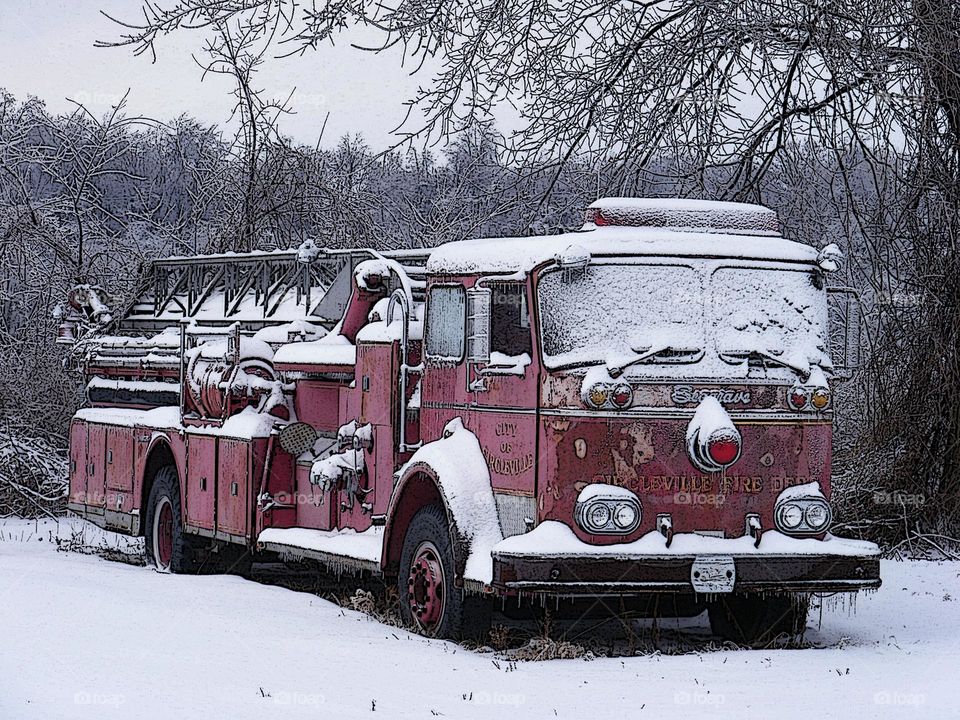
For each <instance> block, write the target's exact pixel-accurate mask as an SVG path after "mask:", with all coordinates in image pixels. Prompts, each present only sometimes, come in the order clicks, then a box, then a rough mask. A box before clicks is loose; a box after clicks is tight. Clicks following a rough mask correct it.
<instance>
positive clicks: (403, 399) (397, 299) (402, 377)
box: [385, 288, 423, 452]
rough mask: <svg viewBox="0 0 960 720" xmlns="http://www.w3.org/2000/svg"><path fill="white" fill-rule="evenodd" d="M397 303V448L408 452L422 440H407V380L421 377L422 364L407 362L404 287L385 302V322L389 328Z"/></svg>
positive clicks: (407, 320) (407, 303) (407, 299)
mask: <svg viewBox="0 0 960 720" xmlns="http://www.w3.org/2000/svg"><path fill="white" fill-rule="evenodd" d="M397 305H399V306H400V313H401V322H402V323H403V325H402V328H401V331H400V373H399V378H398V379H399V385H400V403H399V404H400V422H399V424H398V429H399V434H400V437H399V438H398V442H397V450H398V451H399V452H408V451H410V450H416V449H417V448H419V447H420V445H421V444H422V442H420V441H418V442H415V443H408V442H407V408H408V402H407V380H408V378H409V376H410V375H411V374H419V375H420V376H421V378H422V377H423V364H422V363H421V364H420V365H415V366H411V365H409V364H408V363H407V361H408V360H409V357H408V347H409V341H410V310H411V307H410V297H409V296H408V295H407V292H406V290H405V289H404V288H397V289H396V290H394V291H393V293H392V294H391V295H390V301H389V302H388V303H387V313H386V318H385V320H386V323H387V327H388V328H389V327H390V325H391V324H392V323H393V311H394V308H395V307H396V306H397Z"/></svg>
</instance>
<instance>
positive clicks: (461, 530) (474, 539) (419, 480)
mask: <svg viewBox="0 0 960 720" xmlns="http://www.w3.org/2000/svg"><path fill="white" fill-rule="evenodd" d="M398 475H399V481H398V482H397V485H396V488H395V489H394V492H393V496H392V497H391V499H390V506H389V508H388V511H387V523H386V528H385V531H384V539H383V552H382V553H381V561H380V562H381V570H383V571H384V572H385V573H387V572H390V571H391V570H394V569H395V568H396V567H397V566H398V565H399V562H400V549H401V547H402V546H403V538H404V535H405V534H406V530H407V526H408V525H409V523H410V520H412V518H413V516H414V515H415V514H416V512H417V511H418V510H419V509H420V508H422V507H425V506H427V505H430V504H440V505H441V506H442V507H443V509H444V512H445V513H446V515H447V519H448V522H449V525H450V531H451V536H452V537H453V541H454V542H453V544H454V550H455V554H456V564H457V579H458V580H459V581H462V582H468V583H479V584H481V585H487V584H489V583H490V582H491V580H492V575H493V559H492V557H491V555H490V551H491V550H492V549H493V546H494V545H496V544H497V543H498V542H500V541H501V540H503V532H502V530H501V528H500V518H499V515H498V514H497V505H496V502H495V501H494V498H493V489H492V487H491V485H490V471H489V469H488V468H487V462H486V460H485V459H484V457H483V453H482V452H481V450H480V442H479V441H478V440H477V436H476V435H474V434H473V433H472V432H470V431H469V430H467V429H466V428H465V427H464V425H463V421H462V420H461V419H460V418H459V417H457V418H454V419H453V420H451V421H450V422H448V423H447V424H446V426H445V427H444V429H443V435H442V437H441V438H440V439H439V440H435V441H433V442H430V443H426V444H425V445H423V446H422V447H421V448H420V449H419V450H417V451H416V452H415V453H414V454H413V457H411V458H410V460H409V461H408V462H407V463H406V464H405V465H404V466H403V467H402V468H400V471H399V473H398Z"/></svg>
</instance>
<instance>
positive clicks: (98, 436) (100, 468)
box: [87, 424, 107, 510]
mask: <svg viewBox="0 0 960 720" xmlns="http://www.w3.org/2000/svg"><path fill="white" fill-rule="evenodd" d="M87 428H88V429H87V505H88V506H90V507H96V508H100V509H101V510H102V509H103V508H104V507H105V506H106V504H107V427H106V426H105V425H96V424H90V425H88V426H87Z"/></svg>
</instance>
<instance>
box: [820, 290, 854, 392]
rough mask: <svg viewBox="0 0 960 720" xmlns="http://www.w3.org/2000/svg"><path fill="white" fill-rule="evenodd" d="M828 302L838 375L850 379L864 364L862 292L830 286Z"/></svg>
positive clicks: (831, 336)
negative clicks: (861, 331) (862, 358)
mask: <svg viewBox="0 0 960 720" xmlns="http://www.w3.org/2000/svg"><path fill="white" fill-rule="evenodd" d="M827 306H828V309H829V313H830V323H829V333H830V337H829V344H830V357H831V359H832V360H833V371H834V375H835V376H836V377H838V378H841V379H847V378H849V377H850V376H851V375H853V371H854V370H856V369H857V368H858V367H859V366H860V321H861V315H862V313H861V310H860V295H859V293H857V291H856V290H854V289H853V288H846V287H833V288H827Z"/></svg>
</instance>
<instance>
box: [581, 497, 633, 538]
mask: <svg viewBox="0 0 960 720" xmlns="http://www.w3.org/2000/svg"><path fill="white" fill-rule="evenodd" d="M640 517H641V508H640V501H639V500H637V499H636V498H632V497H624V496H623V494H621V496H620V497H617V496H614V495H611V496H610V497H592V498H590V499H589V500H586V501H585V502H582V503H581V502H578V503H577V507H576V521H577V524H578V525H579V526H580V527H581V528H582V529H583V530H584V531H585V532H587V533H590V534H591V535H610V534H613V535H628V534H629V533H631V532H633V531H634V530H636V529H637V527H638V526H639V525H640Z"/></svg>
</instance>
